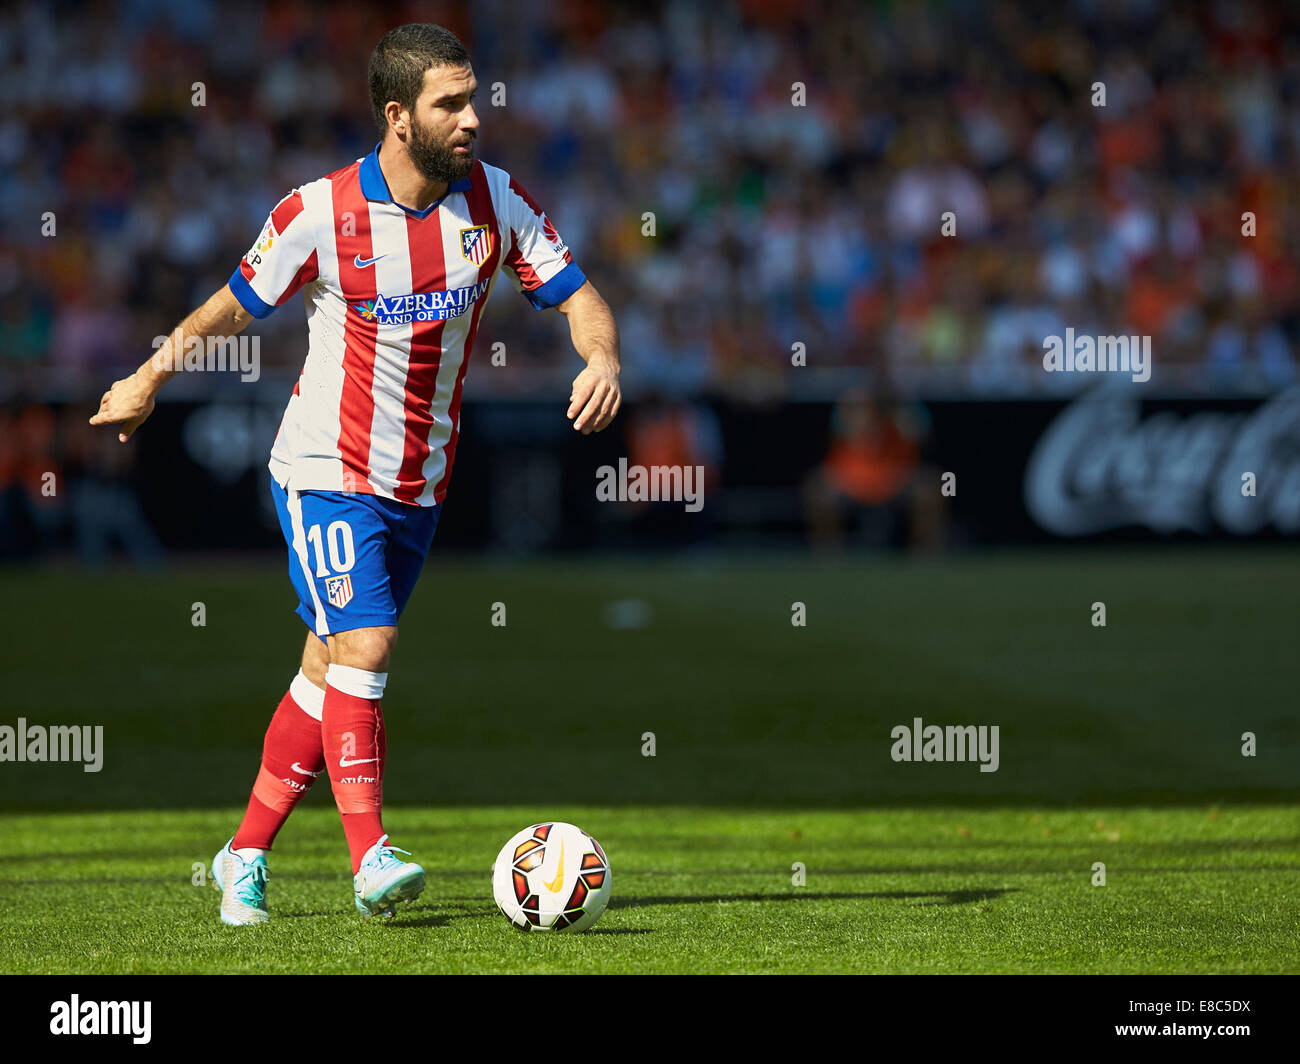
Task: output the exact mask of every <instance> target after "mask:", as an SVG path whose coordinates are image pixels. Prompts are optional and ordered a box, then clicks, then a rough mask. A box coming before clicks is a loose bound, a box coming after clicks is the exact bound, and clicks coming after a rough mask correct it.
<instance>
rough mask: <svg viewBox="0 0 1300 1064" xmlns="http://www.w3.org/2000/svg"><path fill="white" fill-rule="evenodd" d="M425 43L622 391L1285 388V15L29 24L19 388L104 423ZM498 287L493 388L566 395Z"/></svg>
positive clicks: (778, 7) (281, 12)
mask: <svg viewBox="0 0 1300 1064" xmlns="http://www.w3.org/2000/svg"><path fill="white" fill-rule="evenodd" d="M412 20H422V21H437V22H440V23H442V24H444V25H446V26H448V27H449V28H451V29H453V30H454V31H455V32H457V33H458V34H459V35H460V36H461V38H462V39H463V40H464V41H465V43H466V45H467V46H468V47H469V49H470V51H471V53H472V54H473V56H474V61H475V70H476V73H477V75H478V78H479V81H480V85H481V86H482V88H483V91H482V92H481V94H480V98H479V102H480V104H481V107H480V118H481V122H482V131H481V135H480V137H479V146H478V151H479V154H480V155H481V157H483V158H484V159H486V160H488V161H490V162H494V163H496V164H498V165H501V166H503V167H505V168H506V169H508V170H510V171H512V172H513V173H515V174H517V175H518V176H519V177H520V179H521V180H522V181H523V182H524V183H525V184H526V185H527V186H528V187H529V189H530V191H531V192H532V193H533V194H534V196H535V198H536V199H537V200H538V201H539V202H540V203H541V204H543V206H544V207H545V208H546V209H547V211H548V213H549V214H550V215H551V216H552V217H553V218H554V220H555V221H556V223H557V226H558V228H559V230H560V232H561V233H562V234H563V236H564V238H565V239H566V241H567V242H568V243H569V245H570V246H571V247H572V248H573V249H574V252H575V257H576V259H577V261H578V262H579V263H580V264H581V265H582V266H583V268H584V269H585V270H586V271H587V272H588V274H589V275H590V276H591V277H592V279H593V280H594V281H595V282H596V284H597V285H598V287H599V288H600V289H601V291H602V293H603V294H604V295H605V296H606V298H607V299H608V300H609V302H610V303H611V305H612V306H613V307H614V308H615V310H616V313H617V315H618V318H619V322H620V327H621V330H622V334H623V345H624V357H625V362H626V364H627V383H628V388H629V391H630V393H631V394H632V395H633V396H635V395H636V394H637V393H638V392H639V391H649V390H654V391H656V392H658V393H661V394H666V395H675V396H698V395H706V394H707V395H725V396H736V397H748V396H756V397H760V398H769V399H775V398H783V397H799V396H800V395H801V394H812V393H815V392H816V390H817V388H819V387H822V388H827V387H829V388H830V389H831V391H835V390H837V389H838V388H839V387H840V384H839V383H836V382H839V381H841V380H842V379H843V380H848V379H850V378H851V379H852V380H853V381H854V382H859V381H865V382H867V383H870V382H871V381H872V380H873V379H885V380H887V381H888V383H889V386H890V387H891V388H892V389H893V390H894V391H895V392H897V393H898V394H903V395H908V394H925V393H926V392H927V391H929V392H931V393H934V392H943V393H944V394H952V393H956V394H964V393H967V392H969V393H970V394H975V395H986V394H998V395H1002V394H1010V395H1016V394H1026V393H1034V392H1038V391H1043V390H1047V391H1052V390H1066V391H1068V390H1071V389H1075V388H1078V387H1080V386H1081V385H1082V383H1083V382H1082V381H1080V380H1077V379H1075V378H1073V377H1071V376H1070V375H1061V376H1059V377H1049V376H1048V375H1046V374H1044V373H1043V372H1042V371H1041V366H1042V354H1043V347H1042V342H1043V338H1044V337H1045V336H1047V335H1051V334H1059V333H1063V332H1064V330H1065V328H1066V327H1070V326H1072V327H1074V328H1075V330H1076V332H1079V333H1084V332H1090V333H1093V334H1122V335H1128V334H1142V335H1150V336H1152V338H1153V345H1152V346H1153V350H1154V359H1155V363H1156V371H1155V375H1154V380H1155V382H1156V383H1157V384H1165V385H1176V386H1179V387H1188V388H1193V389H1202V390H1209V391H1213V392H1216V393H1217V392H1222V391H1225V390H1228V391H1231V390H1238V389H1240V390H1256V391H1259V390H1271V389H1274V388H1276V387H1279V386H1281V385H1283V384H1285V383H1287V382H1289V381H1291V380H1293V379H1294V378H1295V377H1296V372H1297V370H1296V358H1295V350H1296V343H1297V340H1298V339H1300V315H1298V314H1297V311H1298V309H1300V303H1298V296H1300V287H1298V285H1297V266H1296V257H1295V255H1294V248H1295V247H1297V246H1300V208H1298V207H1297V199H1296V197H1295V195H1294V188H1295V185H1296V181H1297V178H1300V165H1298V162H1300V49H1298V48H1297V41H1298V40H1300V35H1298V34H1297V30H1298V29H1300V8H1297V7H1295V6H1290V7H1289V9H1288V5H1285V4H1282V3H1278V4H1268V3H1258V2H1250V0H1219V2H1215V3H1167V4H1166V3H1158V2H1155V0H1124V2H1111V0H1072V2H1071V0H1065V2H1061V3H1057V4H1052V5H1037V4H1031V3H1012V2H1007V0H1003V2H997V0H990V2H983V0H968V2H964V0H955V2H951V3H930V4H924V5H922V4H915V3H908V2H901V0H900V2H897V3H891V2H887V0H882V2H878V3H873V4H864V3H861V2H857V0H844V2H824V0H731V2H727V3H713V4H701V3H698V2H695V0H672V2H667V3H663V4H659V5H654V4H643V3H605V2H602V0H572V2H552V3H527V4H520V3H514V2H509V0H496V2H492V0H489V2H472V3H455V4H452V3H410V4H401V3H396V4H385V5H365V4H355V3H351V2H346V0H345V2H341V3H331V4H317V3H307V2H303V0H283V2H268V3H250V2H244V0H221V2H220V3H218V2H216V0H120V2H117V3H111V2H103V0H101V2H96V3H57V2H54V3H51V2H48V0H37V2H21V0H20V2H18V3H16V4H10V5H7V6H6V8H5V10H4V12H3V14H0V53H3V57H4V62H3V65H2V66H0V100H2V101H3V103H4V107H3V110H0V302H2V306H3V312H2V313H0V379H3V380H4V381H5V382H8V383H7V384H6V386H5V387H6V388H7V389H8V390H9V391H10V392H12V391H13V390H15V389H18V390H21V391H25V392H27V393H28V394H33V393H37V394H39V393H42V392H45V391H48V390H49V389H51V388H55V389H62V390H64V391H65V392H66V391H68V390H73V391H84V393H85V394H87V395H92V396H97V395H98V393H99V391H100V390H102V388H103V386H104V385H105V384H106V382H107V381H108V380H109V379H111V377H112V375H113V373H114V372H115V371H116V370H117V369H119V368H128V367H131V366H133V365H135V364H137V363H138V362H140V361H141V360H142V359H143V358H144V357H145V356H147V354H148V352H149V350H150V348H151V341H152V339H153V338H154V337H155V336H157V335H159V334H161V333H164V332H165V331H166V330H167V329H169V328H170V327H171V326H172V325H174V324H175V323H176V322H177V321H178V320H179V319H180V318H181V317H182V316H183V315H184V314H185V313H186V312H187V311H189V310H190V309H192V308H193V307H194V306H195V305H197V304H198V303H199V302H200V301H201V300H202V299H203V298H205V297H206V296H207V295H208V294H209V293H210V292H211V291H212V290H214V289H215V288H216V287H218V286H219V285H220V284H222V283H223V282H224V281H225V279H226V278H227V277H228V276H229V274H230V271H231V270H232V269H233V268H234V266H235V265H236V263H237V262H238V260H239V259H240V257H241V256H242V255H243V254H244V252H245V251H246V250H247V248H248V247H249V245H250V244H251V243H252V242H253V240H254V239H255V238H256V236H257V234H258V232H259V230H260V227H261V224H262V221H263V219H264V218H265V215H266V213H267V211H268V210H269V208H270V207H271V206H272V205H273V204H274V203H275V202H276V201H277V200H278V199H279V198H280V197H281V196H282V195H284V194H285V192H286V191H287V190H289V189H290V188H293V187H295V186H297V185H300V184H302V183H304V182H306V181H309V180H312V179H314V178H316V177H318V176H320V175H322V174H324V173H327V172H329V171H331V170H334V169H336V168H338V167H339V166H341V165H344V164H346V163H347V162H348V161H350V160H351V159H354V158H356V157H358V156H360V155H362V154H364V153H365V152H367V151H369V150H370V148H371V147H372V146H373V144H374V143H375V141H376V139H377V135H376V132H375V130H374V128H373V124H372V119H371V117H370V107H369V101H368V98H367V91H366V84H365V68H366V61H367V58H368V54H369V51H370V49H371V48H372V47H373V45H374V43H375V41H377V40H378V38H379V37H380V35H381V34H382V32H383V31H384V30H386V29H387V28H389V27H391V26H392V25H394V24H397V23H399V22H402V21H412ZM498 84H499V85H501V86H503V87H504V90H505V101H504V103H505V105H504V106H493V105H492V102H491V95H492V91H493V89H494V88H495V87H496V86H497V85H498ZM1099 88H1100V89H1101V91H1103V92H1104V105H1103V103H1102V102H1101V101H1100V99H1099V96H1098V90H1099ZM199 104H201V105H199ZM648 212H649V213H648ZM945 212H951V215H950V217H949V219H948V222H947V225H946V226H945V224H944V216H945ZM1247 212H1249V213H1250V214H1251V215H1252V216H1253V219H1254V221H1253V229H1251V232H1253V234H1254V235H1243V225H1246V224H1248V223H1244V222H1243V214H1245V213H1247ZM651 216H652V217H651ZM648 225H653V235H646V234H647V232H648V229H647V227H648ZM503 293H504V294H498V295H497V296H495V297H494V300H493V304H494V306H493V310H492V313H490V314H489V315H488V317H487V319H486V321H485V325H484V332H483V336H482V339H481V341H480V342H481V344H483V345H487V344H490V343H492V342H494V341H497V340H500V341H503V342H505V343H506V345H507V347H506V349H507V351H508V352H509V358H508V359H507V367H506V368H501V369H494V368H492V367H486V366H483V368H480V370H479V371H478V372H477V373H471V378H470V388H471V390H472V393H473V394H479V395H483V394H500V393H509V392H511V391H512V390H519V391H524V390H527V389H528V388H529V387H530V377H529V375H528V373H526V372H523V373H514V372H511V371H510V370H511V369H523V370H529V369H538V368H541V369H551V368H553V369H554V370H555V372H557V373H559V372H561V371H563V372H572V370H573V368H574V366H575V356H574V355H573V353H572V351H571V350H570V349H569V345H568V343H567V338H566V334H565V332H564V329H563V322H562V321H560V320H559V319H558V318H557V316H555V315H539V314H536V313H535V312H534V311H532V310H531V308H529V307H528V305H527V304H526V303H525V302H524V301H523V300H522V299H520V298H518V297H517V296H515V295H514V294H513V293H512V292H511V291H510V290H509V286H508V285H506V286H504V287H503ZM302 317H303V316H302V311H301V309H300V308H299V307H298V306H294V307H291V308H285V309H281V310H280V311H279V312H277V313H276V314H275V315H273V316H272V317H271V318H270V319H268V320H267V321H265V322H264V323H262V324H261V325H259V326H257V328H259V329H260V330H261V332H262V336H263V343H262V357H263V360H264V363H265V371H266V372H268V373H270V372H273V371H274V369H275V368H276V367H283V368H284V370H285V371H286V372H288V373H293V372H295V371H296V369H297V366H298V365H299V364H300V363H301V360H302V358H303V356H304V354H305V345H306V333H305V330H304V329H303V327H302ZM798 345H803V347H802V351H803V355H802V357H803V358H804V359H806V362H807V366H797V365H792V353H793V352H795V351H797V350H800V349H799V348H798ZM485 349H486V348H485ZM480 353H481V352H480ZM798 360H799V359H795V360H794V361H798ZM863 369H865V370H866V371H867V372H866V373H862V374H859V373H858V371H861V370H863ZM837 371H839V375H837ZM15 381H16V382H18V383H17V384H15V383H14V382H15ZM818 382H821V383H820V384H819V383H818ZM828 382H829V383H828Z"/></svg>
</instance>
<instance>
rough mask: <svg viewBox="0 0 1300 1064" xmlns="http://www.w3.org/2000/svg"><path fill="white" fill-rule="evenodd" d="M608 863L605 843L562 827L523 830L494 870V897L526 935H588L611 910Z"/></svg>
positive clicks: (550, 825) (504, 848)
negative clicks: (608, 907)
mask: <svg viewBox="0 0 1300 1064" xmlns="http://www.w3.org/2000/svg"><path fill="white" fill-rule="evenodd" d="M610 882H611V879H610V870H609V860H608V858H606V857H605V851H604V850H602V849H601V848H600V843H598V842H597V841H596V840H595V839H593V838H592V837H591V836H590V835H588V834H587V833H586V832H585V831H583V830H582V829H581V828H577V827H574V826H573V825H572V824H564V823H561V822H560V821H551V822H549V823H545V824H534V825H533V826H532V827H529V828H524V830H523V831H521V832H519V833H518V834H517V835H515V836H513V837H512V838H511V839H510V841H509V842H507V843H506V844H505V845H504V846H502V847H501V852H500V853H499V854H497V859H496V863H495V864H494V865H493V866H492V896H493V897H494V898H496V903H497V906H498V907H499V908H500V909H501V911H502V912H503V913H505V916H506V919H507V920H509V921H510V922H511V923H512V924H514V925H515V927H517V928H519V929H520V930H521V931H586V930H589V929H590V928H592V927H594V926H595V924H596V921H597V920H599V919H600V914H601V913H603V912H604V911H605V906H606V905H608V904H609V888H610Z"/></svg>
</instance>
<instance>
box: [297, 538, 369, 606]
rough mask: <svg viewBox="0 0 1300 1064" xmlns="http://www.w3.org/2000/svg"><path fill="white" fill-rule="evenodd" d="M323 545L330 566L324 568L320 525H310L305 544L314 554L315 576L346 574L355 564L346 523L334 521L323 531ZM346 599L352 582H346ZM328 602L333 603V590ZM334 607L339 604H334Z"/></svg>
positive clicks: (354, 555) (350, 595)
mask: <svg viewBox="0 0 1300 1064" xmlns="http://www.w3.org/2000/svg"><path fill="white" fill-rule="evenodd" d="M323 538H324V542H325V545H326V546H328V548H329V554H330V564H329V568H328V569H327V568H325V551H324V549H323V548H322V544H321V540H322V536H321V531H320V525H312V526H311V528H309V529H308V530H307V542H308V543H310V544H311V546H312V550H314V551H315V552H316V575H317V576H329V574H330V573H331V572H335V573H346V572H348V571H349V570H350V569H351V568H352V566H353V565H355V564H356V561H357V555H356V551H355V550H354V549H353V546H352V526H351V525H349V524H348V523H347V522H346V521H334V522H332V523H331V524H330V526H329V528H327V529H326V530H325V535H324V537H323ZM347 597H348V598H351V597H352V581H351V580H349V581H348V596H347ZM330 601H331V602H333V601H334V593H333V589H330ZM334 604H335V605H336V606H337V605H339V603H334Z"/></svg>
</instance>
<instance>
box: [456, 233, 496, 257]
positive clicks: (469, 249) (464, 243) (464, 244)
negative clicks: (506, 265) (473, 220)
mask: <svg viewBox="0 0 1300 1064" xmlns="http://www.w3.org/2000/svg"><path fill="white" fill-rule="evenodd" d="M460 253H461V254H462V255H464V256H465V258H466V259H467V260H469V261H470V262H472V263H473V264H474V265H475V266H482V265H483V263H485V262H487V258H488V256H489V255H491V254H492V234H491V233H490V232H488V227H487V226H486V225H476V226H473V227H472V228H470V229H462V230H461V231H460Z"/></svg>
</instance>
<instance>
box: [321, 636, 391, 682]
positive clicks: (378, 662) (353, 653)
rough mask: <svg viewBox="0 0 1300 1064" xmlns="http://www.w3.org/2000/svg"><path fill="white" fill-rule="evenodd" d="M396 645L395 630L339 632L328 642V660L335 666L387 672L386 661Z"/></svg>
mask: <svg viewBox="0 0 1300 1064" xmlns="http://www.w3.org/2000/svg"><path fill="white" fill-rule="evenodd" d="M396 643H397V629H396V628H395V627H384V628H357V629H354V630H353V631H351V632H340V633H339V634H338V635H337V636H334V637H332V638H331V640H330V657H329V660H330V662H332V663H333V664H335V665H347V666H349V667H350V668H353V669H365V670H367V671H368V672H387V671H388V659H389V656H390V655H391V654H392V652H393V646H394V645H395V644H396Z"/></svg>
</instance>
